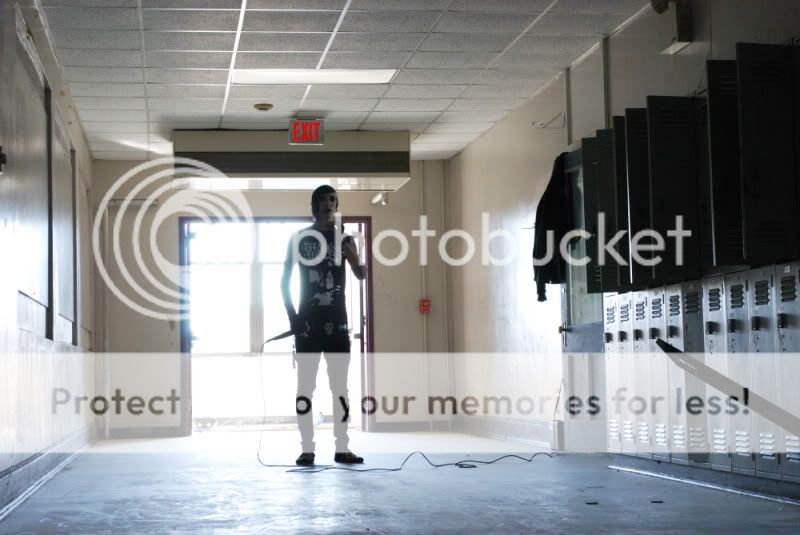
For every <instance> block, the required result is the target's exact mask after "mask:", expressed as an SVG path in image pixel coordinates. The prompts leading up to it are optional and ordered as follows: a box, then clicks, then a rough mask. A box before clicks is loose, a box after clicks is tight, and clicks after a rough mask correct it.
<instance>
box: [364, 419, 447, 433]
mask: <svg viewBox="0 0 800 535" xmlns="http://www.w3.org/2000/svg"><path fill="white" fill-rule="evenodd" d="M372 431H374V432H376V433H404V432H405V433H413V432H421V431H451V429H450V422H448V421H433V422H375V424H374V425H373V427H372Z"/></svg>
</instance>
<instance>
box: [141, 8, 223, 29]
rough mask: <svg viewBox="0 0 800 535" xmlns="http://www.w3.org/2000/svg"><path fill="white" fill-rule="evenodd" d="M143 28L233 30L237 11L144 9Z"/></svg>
mask: <svg viewBox="0 0 800 535" xmlns="http://www.w3.org/2000/svg"><path fill="white" fill-rule="evenodd" d="M143 18H144V29H145V30H172V31H185V30H191V31H196V32H197V31H206V32H235V31H236V28H237V27H238V25H239V11H238V10H236V11H189V10H169V9H145V10H144V12H143Z"/></svg>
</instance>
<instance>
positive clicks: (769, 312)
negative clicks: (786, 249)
mask: <svg viewBox="0 0 800 535" xmlns="http://www.w3.org/2000/svg"><path fill="white" fill-rule="evenodd" d="M749 279H750V282H749V284H748V301H749V302H750V384H749V385H748V384H745V385H744V386H748V387H749V388H750V389H751V390H752V391H753V392H754V393H756V394H758V395H760V396H762V397H763V398H765V399H767V400H768V401H770V402H772V403H779V400H778V396H777V390H778V374H777V371H776V364H777V362H776V361H777V358H776V356H775V351H776V346H775V341H776V329H775V323H776V322H775V267H774V266H770V267H763V268H759V269H752V270H750V274H749ZM751 414H752V415H753V420H754V422H755V432H756V434H755V438H756V441H755V444H754V446H755V454H756V455H755V457H756V475H757V476H760V477H768V478H773V479H774V478H778V477H779V474H780V464H779V462H780V460H779V458H778V426H777V425H776V424H775V423H773V422H771V421H770V420H768V419H767V418H764V417H762V416H761V415H759V414H756V413H751Z"/></svg>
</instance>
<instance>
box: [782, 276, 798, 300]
mask: <svg viewBox="0 0 800 535" xmlns="http://www.w3.org/2000/svg"><path fill="white" fill-rule="evenodd" d="M796 299H797V286H795V276H794V275H790V276H788V277H783V278H781V302H783V303H788V302H791V301H795V300H796Z"/></svg>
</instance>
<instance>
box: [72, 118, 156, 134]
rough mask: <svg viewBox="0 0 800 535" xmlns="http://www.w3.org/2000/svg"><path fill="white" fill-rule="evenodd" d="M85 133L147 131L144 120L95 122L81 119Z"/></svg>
mask: <svg viewBox="0 0 800 535" xmlns="http://www.w3.org/2000/svg"><path fill="white" fill-rule="evenodd" d="M81 125H83V128H84V130H86V133H87V135H95V134H96V133H103V132H126V133H127V132H147V122H145V121H140V122H137V121H124V122H112V121H108V122H96V121H85V120H82V121H81Z"/></svg>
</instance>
